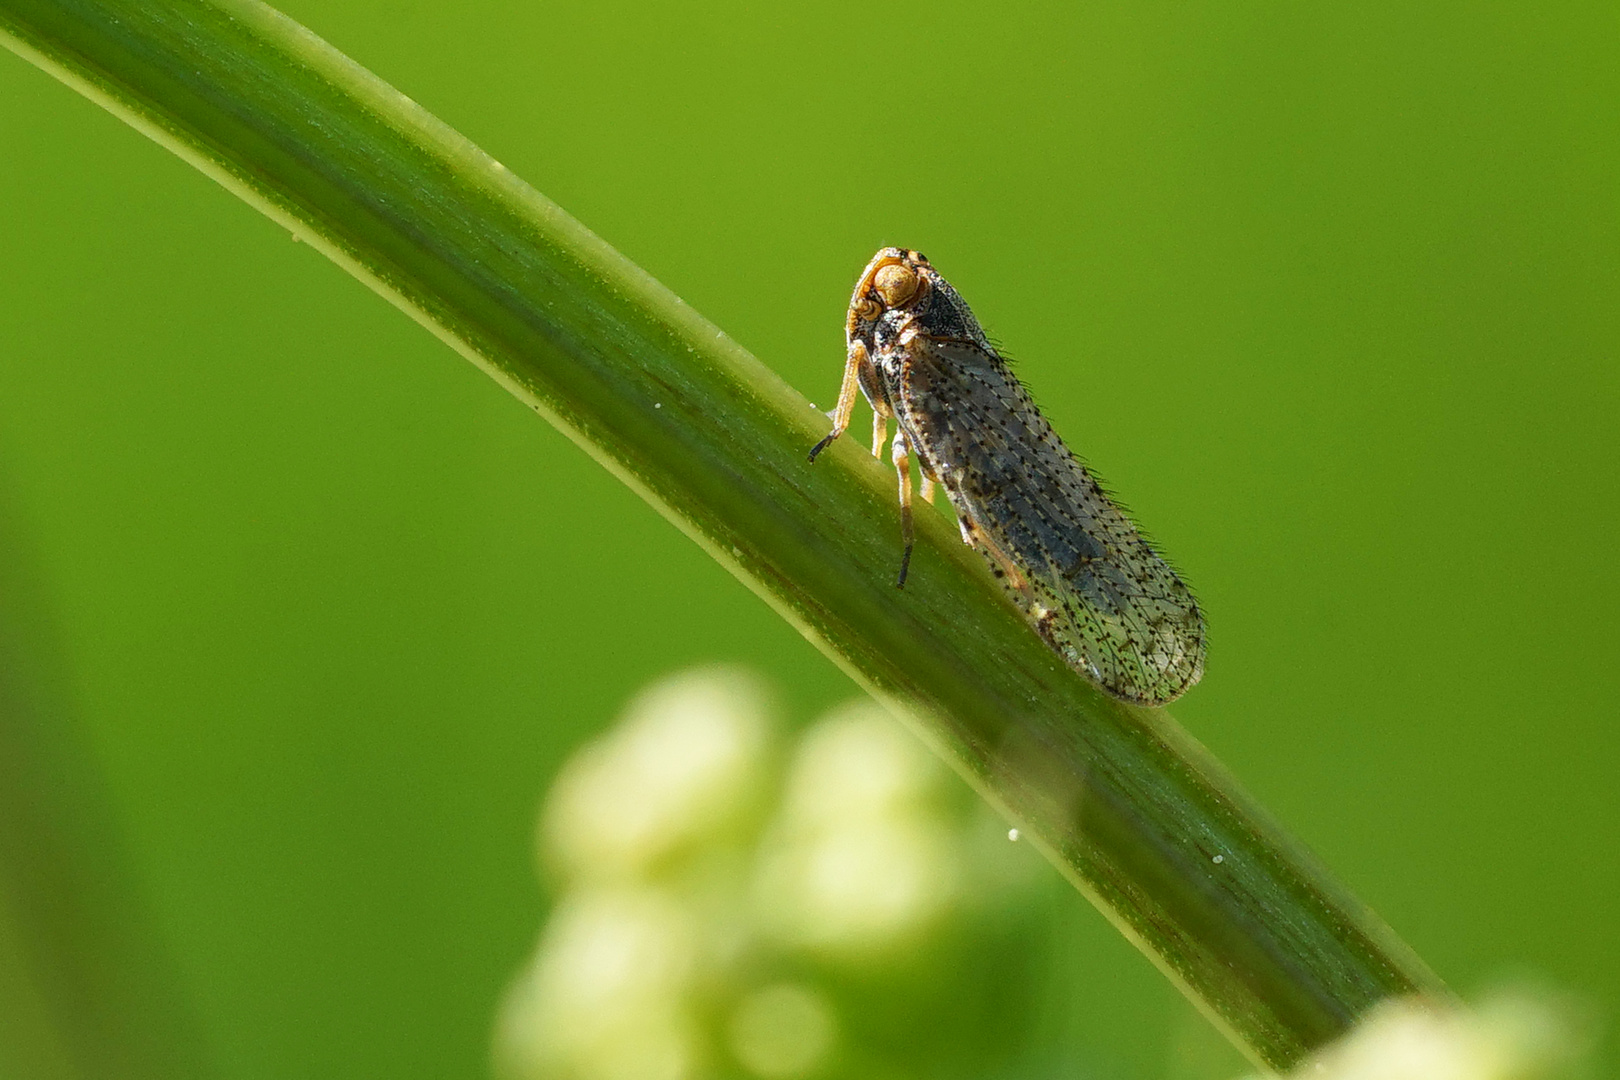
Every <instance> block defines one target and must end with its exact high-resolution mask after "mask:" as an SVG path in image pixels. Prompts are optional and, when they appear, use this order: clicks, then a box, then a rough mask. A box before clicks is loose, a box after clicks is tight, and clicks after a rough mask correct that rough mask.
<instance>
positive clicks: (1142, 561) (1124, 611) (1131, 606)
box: [893, 335, 1205, 705]
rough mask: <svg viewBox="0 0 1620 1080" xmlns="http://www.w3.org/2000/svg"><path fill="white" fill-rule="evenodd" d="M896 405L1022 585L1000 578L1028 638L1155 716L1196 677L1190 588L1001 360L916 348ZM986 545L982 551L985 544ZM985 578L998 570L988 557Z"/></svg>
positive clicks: (959, 503) (1197, 622)
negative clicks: (1029, 627)
mask: <svg viewBox="0 0 1620 1080" xmlns="http://www.w3.org/2000/svg"><path fill="white" fill-rule="evenodd" d="M905 352H906V356H905V358H904V362H903V363H902V364H901V365H899V366H900V368H901V371H902V374H901V378H900V380H899V381H900V386H898V387H897V388H896V389H897V390H898V393H895V394H894V395H893V397H894V398H895V399H896V400H895V405H896V409H897V412H898V413H899V416H900V421H901V424H902V425H903V426H904V428H905V430H906V433H907V435H908V437H909V438H910V439H911V441H912V443H913V445H914V446H915V448H916V450H917V453H918V455H919V456H920V457H921V458H922V459H923V460H924V461H925V462H926V463H927V465H928V467H929V469H930V471H932V472H933V473H934V474H935V475H936V476H938V477H939V479H940V481H941V484H942V485H943V486H944V488H945V491H946V494H947V495H948V496H949V497H950V500H951V503H952V505H953V506H954V507H955V508H956V512H957V514H958V516H960V517H962V518H964V519H965V520H966V521H967V522H968V523H969V524H970V526H971V528H972V531H977V532H978V533H979V534H980V535H981V537H982V538H983V540H982V541H981V543H979V544H978V545H977V546H979V547H980V548H981V550H985V549H987V548H988V546H990V545H994V546H995V547H996V548H999V550H1000V551H1001V552H1002V553H1003V554H1004V555H1005V556H1006V558H1007V559H1008V560H1010V561H1011V562H1012V563H1013V564H1014V566H1015V567H1016V568H1017V570H1018V571H1020V572H1021V573H1022V576H1023V577H1024V579H1025V580H1024V581H1023V582H1018V581H1016V580H1015V579H1014V578H1013V577H1012V576H1011V575H1006V574H1003V575H1002V579H1003V581H1004V583H1006V584H1007V585H1008V588H1009V591H1010V592H1012V594H1013V596H1014V597H1015V599H1017V600H1018V602H1019V604H1020V606H1021V607H1023V608H1024V610H1025V613H1026V614H1027V615H1028V616H1029V618H1030V620H1031V622H1032V623H1033V624H1034V626H1035V629H1036V631H1037V632H1038V633H1040V635H1041V636H1042V637H1043V638H1044V639H1045V640H1046V642H1047V643H1048V644H1049V645H1051V647H1052V648H1053V649H1055V650H1056V651H1057V652H1058V653H1059V654H1060V655H1062V656H1063V657H1064V658H1065V659H1066V660H1067V661H1068V662H1069V663H1070V664H1071V665H1072V666H1074V667H1075V668H1076V669H1078V670H1079V671H1080V672H1081V673H1082V674H1084V675H1086V676H1088V677H1089V678H1091V679H1092V680H1093V681H1094V682H1096V683H1097V684H1098V685H1099V686H1101V687H1102V688H1103V689H1104V690H1106V691H1107V692H1109V693H1110V694H1113V695H1114V696H1116V697H1119V698H1122V699H1124V700H1126V701H1131V702H1137V703H1140V704H1145V705H1159V704H1163V703H1165V702H1167V701H1171V700H1173V699H1174V698H1176V697H1178V696H1180V695H1181V694H1182V693H1183V692H1185V691H1186V690H1187V689H1188V688H1189V687H1190V686H1192V685H1193V684H1194V683H1196V682H1197V681H1198V679H1199V678H1200V676H1202V675H1203V671H1204V648H1205V646H1204V619H1203V615H1202V614H1201V613H1200V612H1199V610H1198V604H1197V602H1196V601H1195V600H1194V599H1193V596H1192V593H1191V592H1190V591H1189V590H1188V588H1187V586H1186V585H1185V584H1184V583H1183V582H1182V581H1181V579H1180V578H1178V577H1177V576H1176V574H1175V571H1173V570H1171V569H1170V567H1169V566H1168V565H1166V563H1165V562H1164V560H1163V559H1161V558H1160V557H1159V556H1158V554H1157V553H1156V552H1155V551H1154V550H1153V549H1152V548H1151V547H1150V546H1149V545H1148V543H1147V541H1146V540H1145V539H1143V537H1142V535H1141V534H1140V533H1138V532H1137V530H1136V527H1135V526H1134V525H1133V524H1131V521H1130V519H1129V518H1127V517H1126V516H1125V514H1124V512H1123V511H1121V510H1120V508H1119V507H1118V506H1116V505H1115V504H1114V502H1113V500H1111V499H1110V498H1109V497H1108V495H1107V494H1105V493H1104V492H1103V490H1102V488H1101V487H1100V486H1099V485H1098V484H1097V481H1096V480H1095V479H1094V478H1093V477H1092V476H1091V474H1090V473H1089V472H1088V471H1087V470H1086V468H1085V466H1084V465H1083V464H1081V462H1080V461H1079V460H1078V459H1077V458H1076V457H1075V456H1074V454H1072V453H1071V452H1070V451H1069V449H1068V447H1066V446H1065V445H1064V444H1063V441H1062V440H1061V439H1059V438H1058V436H1057V433H1056V432H1054V431H1053V430H1052V427H1051V425H1050V424H1048V423H1047V422H1046V418H1045V417H1043V416H1042V415H1041V414H1040V412H1039V410H1037V409H1036V408H1035V405H1034V403H1033V402H1032V401H1031V400H1030V398H1029V394H1028V392H1027V391H1026V390H1025V389H1024V388H1023V386H1022V385H1021V384H1020V383H1019V382H1018V380H1017V378H1015V377H1014V376H1013V374H1012V372H1011V371H1009V370H1008V368H1007V365H1006V362H1005V361H1004V360H1002V359H1001V357H999V356H997V355H996V354H995V353H994V352H993V351H990V350H988V349H986V348H984V347H981V346H979V345H977V344H974V343H971V342H963V341H950V340H947V341H940V340H936V339H932V338H928V337H925V336H921V335H919V336H917V337H915V338H913V339H912V340H911V341H910V342H909V343H908V345H907V346H906V347H905ZM984 541H987V542H988V543H985V542H984ZM985 555H986V558H987V559H988V560H989V561H990V563H991V566H992V569H997V570H998V571H1000V570H1001V567H1000V560H998V559H997V558H995V557H994V554H993V553H991V552H990V551H988V550H985Z"/></svg>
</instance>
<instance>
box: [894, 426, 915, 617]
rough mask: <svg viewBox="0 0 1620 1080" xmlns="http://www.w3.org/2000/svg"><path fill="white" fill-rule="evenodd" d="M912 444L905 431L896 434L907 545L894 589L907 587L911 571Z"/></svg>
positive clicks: (902, 527)
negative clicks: (908, 574) (907, 574)
mask: <svg viewBox="0 0 1620 1080" xmlns="http://www.w3.org/2000/svg"><path fill="white" fill-rule="evenodd" d="M910 450H911V444H910V443H909V442H908V441H907V439H906V433H905V432H904V431H896V432H895V433H894V453H893V455H892V458H893V461H894V471H895V472H897V473H899V474H900V539H901V541H902V542H903V543H904V544H905V545H906V550H905V553H904V554H902V555H901V556H900V576H899V578H897V579H896V580H895V583H894V587H895V588H897V589H903V588H905V587H906V571H908V570H910V569H911V545H912V541H913V538H912V534H911V454H910Z"/></svg>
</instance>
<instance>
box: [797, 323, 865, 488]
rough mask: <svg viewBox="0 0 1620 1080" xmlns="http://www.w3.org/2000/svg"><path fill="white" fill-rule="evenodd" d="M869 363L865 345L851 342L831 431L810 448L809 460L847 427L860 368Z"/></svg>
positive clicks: (853, 407) (857, 385)
mask: <svg viewBox="0 0 1620 1080" xmlns="http://www.w3.org/2000/svg"><path fill="white" fill-rule="evenodd" d="M867 363H869V361H868V360H867V358H866V346H865V345H864V344H862V343H861V342H859V341H856V342H853V343H851V344H850V347H849V359H848V360H846V361H845V362H844V385H842V386H840V387H839V388H838V407H837V408H836V409H834V410H833V427H832V431H830V432H828V433H827V437H826V438H825V439H822V440H821V441H820V442H818V443H816V445H815V446H812V447H811V448H810V460H811V461H814V460H816V455H817V454H819V453H821V452H822V451H823V450H825V449H827V447H828V446H830V445H832V441H833V440H834V439H836V438H838V436H840V435H842V434H843V433H844V432H845V431H846V430H848V428H849V414H850V413H852V412H854V411H855V391H856V389H857V388H858V387H859V386H860V381H861V368H863V367H865V366H866V365H867Z"/></svg>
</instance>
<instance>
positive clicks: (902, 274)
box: [872, 263, 922, 307]
mask: <svg viewBox="0 0 1620 1080" xmlns="http://www.w3.org/2000/svg"><path fill="white" fill-rule="evenodd" d="M921 284H922V283H921V281H920V280H919V279H918V278H917V272H916V271H915V270H913V269H912V268H911V267H909V266H906V265H904V264H902V263H890V264H889V265H888V266H885V267H883V268H882V269H881V270H879V271H878V272H877V273H876V274H874V275H873V276H872V288H874V289H876V290H877V294H878V295H879V296H881V297H883V302H884V303H885V304H888V305H889V306H890V307H904V306H905V305H906V304H907V303H909V302H910V301H911V299H912V298H913V297H915V296H916V295H917V290H918V288H919V287H920V286H921Z"/></svg>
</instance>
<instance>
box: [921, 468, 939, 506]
mask: <svg viewBox="0 0 1620 1080" xmlns="http://www.w3.org/2000/svg"><path fill="white" fill-rule="evenodd" d="M935 486H936V481H935V480H934V478H933V477H932V476H929V475H928V473H927V472H926V471H925V472H924V473H923V474H922V487H921V488H919V489H918V491H917V498H919V499H921V500H922V501H923V502H925V503H931V502H933V501H934V488H935Z"/></svg>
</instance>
